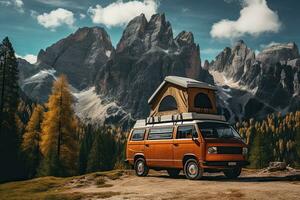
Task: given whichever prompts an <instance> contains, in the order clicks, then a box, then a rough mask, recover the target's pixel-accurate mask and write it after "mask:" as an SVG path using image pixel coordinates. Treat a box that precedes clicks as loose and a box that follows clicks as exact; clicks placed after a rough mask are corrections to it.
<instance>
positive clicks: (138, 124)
mask: <svg viewBox="0 0 300 200" xmlns="http://www.w3.org/2000/svg"><path fill="white" fill-rule="evenodd" d="M200 122H217V123H223V124H228V122H225V121H218V120H190V121H177V122H166V123H157V124H146V122H145V120H137V122H136V123H135V125H134V127H133V129H138V128H151V127H161V126H174V125H188V124H196V123H200Z"/></svg>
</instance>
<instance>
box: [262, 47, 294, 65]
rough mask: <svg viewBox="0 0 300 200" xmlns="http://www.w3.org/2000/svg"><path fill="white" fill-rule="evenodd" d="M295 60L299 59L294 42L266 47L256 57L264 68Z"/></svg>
mask: <svg viewBox="0 0 300 200" xmlns="http://www.w3.org/2000/svg"><path fill="white" fill-rule="evenodd" d="M296 58H299V50H298V47H297V45H296V44H295V43H294V42H290V43H286V44H274V45H271V46H268V47H266V48H265V49H264V50H263V51H262V52H260V53H259V54H258V55H257V60H259V61H260V62H262V63H263V64H264V66H266V67H269V66H270V65H272V64H276V63H278V62H280V61H288V60H293V59H296Z"/></svg>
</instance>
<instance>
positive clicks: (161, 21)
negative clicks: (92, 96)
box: [95, 14, 213, 118]
mask: <svg viewBox="0 0 300 200" xmlns="http://www.w3.org/2000/svg"><path fill="white" fill-rule="evenodd" d="M167 75H179V76H187V77H190V78H195V79H201V80H203V81H208V82H213V78H212V76H211V75H210V74H209V73H208V71H207V70H204V69H202V67H201V60H200V51H199V46H198V45H196V44H195V42H194V37H193V34H192V33H191V32H186V31H183V32H181V33H179V34H178V36H176V37H175V38H173V32H172V28H171V25H170V23H169V22H168V21H166V19H165V15H164V14H156V15H153V16H152V17H151V19H150V20H149V22H148V21H147V20H146V18H145V16H144V15H140V16H138V17H136V18H134V19H133V20H132V21H131V22H129V24H128V26H127V27H126V29H125V30H124V32H123V35H122V38H121V40H120V42H119V43H118V45H117V49H116V54H115V55H114V57H113V58H112V59H111V60H110V61H109V62H107V64H106V65H105V67H103V68H102V69H101V70H99V72H98V75H97V78H96V82H95V84H96V88H97V91H98V93H100V94H102V95H105V96H106V97H110V98H111V99H113V100H115V101H117V102H119V103H120V105H122V106H123V107H124V108H125V109H126V110H128V112H129V113H131V114H132V116H133V117H134V118H136V117H145V116H146V115H147V114H148V112H149V107H148V104H147V100H148V98H149V97H150V96H151V94H152V93H153V91H154V90H155V89H156V87H158V85H159V84H160V83H161V82H162V81H163V79H164V77H165V76H167Z"/></svg>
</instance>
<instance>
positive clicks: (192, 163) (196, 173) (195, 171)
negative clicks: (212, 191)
mask: <svg viewBox="0 0 300 200" xmlns="http://www.w3.org/2000/svg"><path fill="white" fill-rule="evenodd" d="M184 174H185V177H186V178H187V179H189V180H198V179H200V178H202V176H203V169H202V168H201V167H200V166H199V164H198V162H197V160H195V159H193V158H192V159H189V160H187V161H186V162H185V164H184Z"/></svg>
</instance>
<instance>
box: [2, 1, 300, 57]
mask: <svg viewBox="0 0 300 200" xmlns="http://www.w3.org/2000/svg"><path fill="white" fill-rule="evenodd" d="M299 10H300V1H299V0H284V1H283V0H160V1H154V0H145V1H144V0H140V1H138V0H135V1H131V2H130V4H129V3H128V1H125V0H124V1H120V0H119V1H108V0H85V1H82V0H62V1H59V0H46V1H45V0H0V27H1V29H0V38H4V37H5V36H8V37H9V38H10V40H11V41H12V43H13V45H14V48H15V51H16V53H17V54H18V55H21V56H25V55H28V54H32V55H37V54H38V52H39V50H40V49H45V48H46V47H48V46H50V45H51V44H53V43H54V42H56V41H58V40H59V39H62V38H63V37H66V36H67V35H69V34H71V33H72V32H74V31H76V29H77V28H79V27H83V26H102V27H104V28H105V29H106V30H107V32H108V33H109V35H110V36H111V40H112V43H113V45H114V46H115V45H116V44H117V42H118V41H119V39H120V37H121V34H122V31H123V29H124V27H125V24H126V23H127V21H128V20H129V19H130V18H132V17H133V16H134V15H138V13H139V12H145V13H146V16H148V17H149V16H151V14H153V13H165V14H166V18H167V20H168V21H170V22H171V24H172V27H173V31H174V37H175V36H176V35H177V34H178V33H179V32H180V31H182V30H186V31H191V32H193V34H194V37H195V41H196V42H197V43H199V45H200V49H201V58H202V60H204V59H209V60H211V59H213V58H214V57H215V56H216V55H217V54H218V53H219V52H220V51H221V50H222V49H223V48H224V47H225V46H231V45H232V44H233V43H234V41H236V40H239V39H243V40H244V41H245V42H246V43H247V45H248V46H249V47H250V48H252V49H254V50H257V51H260V50H261V49H262V48H263V47H264V46H266V45H268V44H270V43H274V42H275V43H277V42H280V43H282V42H290V41H294V42H296V44H298V45H299V44H300V26H299V25H300V15H299V14H298V11H299ZM27 58H28V57H27ZM31 58H32V57H31ZM28 59H30V57H29V58H28Z"/></svg>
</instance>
